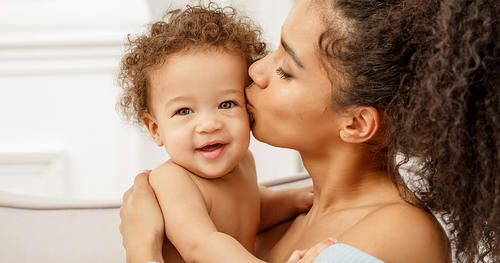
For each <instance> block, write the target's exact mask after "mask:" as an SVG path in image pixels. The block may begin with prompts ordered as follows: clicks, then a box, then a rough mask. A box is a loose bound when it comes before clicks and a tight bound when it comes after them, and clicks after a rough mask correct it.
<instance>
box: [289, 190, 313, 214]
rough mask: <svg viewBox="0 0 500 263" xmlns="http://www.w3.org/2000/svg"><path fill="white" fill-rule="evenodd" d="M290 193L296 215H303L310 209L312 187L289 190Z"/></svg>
mask: <svg viewBox="0 0 500 263" xmlns="http://www.w3.org/2000/svg"><path fill="white" fill-rule="evenodd" d="M290 190H291V191H292V195H291V196H292V198H293V201H292V202H293V203H294V206H295V209H297V212H298V213H305V212H307V211H309V209H311V206H312V204H313V200H314V194H313V188H312V186H307V187H302V188H296V189H290Z"/></svg>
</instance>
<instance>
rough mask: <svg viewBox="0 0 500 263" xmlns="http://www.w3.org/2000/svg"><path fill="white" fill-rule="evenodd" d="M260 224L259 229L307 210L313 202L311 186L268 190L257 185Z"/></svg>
mask: <svg viewBox="0 0 500 263" xmlns="http://www.w3.org/2000/svg"><path fill="white" fill-rule="evenodd" d="M259 194H260V225H259V231H262V230H265V229H267V228H269V227H272V226H274V225H277V224H279V223H282V222H284V221H286V220H289V219H291V218H294V217H295V216H297V215H298V214H300V213H304V212H307V211H309V209H310V208H311V206H312V203H313V193H312V187H311V186H308V187H303V188H294V189H283V190H274V191H273V190H270V189H268V188H266V187H264V186H260V187H259Z"/></svg>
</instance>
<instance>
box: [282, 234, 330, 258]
mask: <svg viewBox="0 0 500 263" xmlns="http://www.w3.org/2000/svg"><path fill="white" fill-rule="evenodd" d="M335 243H337V240H336V239H333V238H328V239H327V240H326V241H323V242H320V243H318V244H316V245H314V246H313V247H311V248H309V249H303V250H295V251H294V252H293V253H292V255H291V256H290V258H289V259H288V261H287V263H312V262H314V260H315V259H316V257H317V256H318V255H319V253H321V251H323V249H325V248H327V247H329V246H331V245H333V244H335Z"/></svg>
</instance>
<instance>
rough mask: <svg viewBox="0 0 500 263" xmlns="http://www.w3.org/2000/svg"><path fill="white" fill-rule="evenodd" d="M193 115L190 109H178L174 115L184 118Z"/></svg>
mask: <svg viewBox="0 0 500 263" xmlns="http://www.w3.org/2000/svg"><path fill="white" fill-rule="evenodd" d="M191 113H193V110H192V109H190V108H180V109H178V110H177V111H176V112H175V114H174V115H180V116H185V115H188V114H191Z"/></svg>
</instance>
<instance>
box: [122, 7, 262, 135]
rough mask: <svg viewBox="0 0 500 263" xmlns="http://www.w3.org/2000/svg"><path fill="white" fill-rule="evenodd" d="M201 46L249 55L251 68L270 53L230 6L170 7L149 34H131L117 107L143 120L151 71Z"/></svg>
mask: <svg viewBox="0 0 500 263" xmlns="http://www.w3.org/2000/svg"><path fill="white" fill-rule="evenodd" d="M200 48H201V49H205V48H216V49H217V50H220V51H225V52H235V53H236V54H239V55H241V56H242V57H244V58H245V59H246V62H247V65H248V66H250V64H252V63H253V62H254V61H255V60H257V59H259V58H261V57H263V56H264V55H265V54H266V45H265V43H264V42H263V41H262V40H261V32H260V29H259V28H258V27H257V26H255V25H254V23H253V22H252V21H251V20H250V19H249V18H247V17H244V16H239V15H238V14H237V13H236V10H235V9H233V8H231V7H225V8H222V7H219V6H218V5H217V4H216V3H214V2H209V3H208V4H207V5H206V6H203V5H195V6H190V5H188V6H187V7H186V9H183V10H173V11H169V12H167V13H166V15H165V17H164V19H163V20H162V21H158V22H155V23H153V24H152V25H151V26H150V27H149V28H148V30H147V32H146V33H145V34H142V35H139V36H137V37H135V38H131V37H130V36H129V39H128V43H127V50H126V53H125V55H124V56H123V58H122V63H121V68H120V73H119V76H118V81H119V83H120V86H121V88H122V90H123V92H122V94H121V97H120V100H119V104H118V106H119V107H120V110H121V112H122V113H123V115H124V116H125V117H127V118H128V119H130V120H132V121H134V122H135V123H137V124H139V125H140V124H142V117H143V115H144V113H145V112H147V111H148V98H147V96H148V85H149V84H148V82H149V80H148V76H149V72H151V70H153V69H154V68H155V67H157V66H159V65H161V64H162V63H163V62H164V61H165V59H167V57H168V56H169V55H172V54H175V53H178V52H183V51H189V50H193V49H200ZM242 88H243V87H242Z"/></svg>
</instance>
